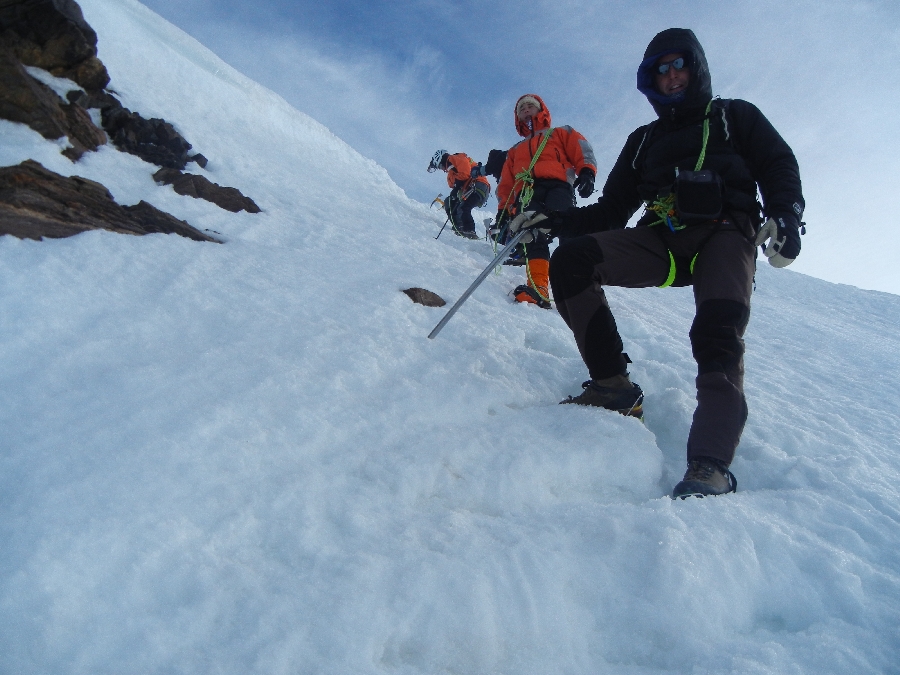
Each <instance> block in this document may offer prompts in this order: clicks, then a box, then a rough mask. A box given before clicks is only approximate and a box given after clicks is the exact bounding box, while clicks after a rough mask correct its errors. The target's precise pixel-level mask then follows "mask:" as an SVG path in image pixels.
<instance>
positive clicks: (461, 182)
mask: <svg viewBox="0 0 900 675" xmlns="http://www.w3.org/2000/svg"><path fill="white" fill-rule="evenodd" d="M465 184H466V181H464V180H463V179H462V178H459V179H457V181H456V182H455V183H454V184H453V189H454V190H459V189H461V188H462V186H463V185H465Z"/></svg>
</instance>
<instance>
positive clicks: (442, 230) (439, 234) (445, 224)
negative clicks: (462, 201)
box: [435, 216, 450, 239]
mask: <svg viewBox="0 0 900 675" xmlns="http://www.w3.org/2000/svg"><path fill="white" fill-rule="evenodd" d="M449 222H450V216H447V220H445V221H444V224H443V225H441V229H440V231H439V232H438V233H437V237H435V239H437V238H438V237H440V236H441V235H442V234H443V233H444V228H445V227H447V223H449Z"/></svg>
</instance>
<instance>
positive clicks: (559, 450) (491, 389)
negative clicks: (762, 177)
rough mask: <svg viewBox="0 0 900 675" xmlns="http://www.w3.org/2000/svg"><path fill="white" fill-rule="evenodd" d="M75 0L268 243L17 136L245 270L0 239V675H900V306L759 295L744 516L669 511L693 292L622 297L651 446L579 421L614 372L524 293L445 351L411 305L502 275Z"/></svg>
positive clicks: (819, 292)
mask: <svg viewBox="0 0 900 675" xmlns="http://www.w3.org/2000/svg"><path fill="white" fill-rule="evenodd" d="M80 4H81V6H82V8H83V10H84V13H85V17H86V19H87V21H88V22H89V23H90V24H91V25H92V26H93V27H94V28H95V29H96V30H97V32H98V34H99V36H100V44H99V49H100V57H101V59H102V60H103V61H104V63H105V64H106V65H107V67H108V69H109V71H110V74H111V76H112V84H111V86H112V88H114V89H115V90H116V91H117V92H118V93H119V94H120V96H121V98H122V101H123V103H124V105H126V106H127V107H129V108H131V109H133V110H137V111H139V112H141V113H142V114H144V116H146V117H149V116H160V117H163V118H165V119H166V120H168V121H170V122H172V123H173V124H175V126H176V127H177V128H178V129H179V130H180V131H181V132H182V133H183V134H184V136H185V137H186V138H187V139H188V140H189V141H191V142H192V143H193V144H194V147H195V150H197V151H199V152H202V153H203V154H204V155H206V156H207V157H208V158H209V159H210V163H209V166H208V167H207V171H206V174H207V175H208V177H209V178H210V179H211V180H213V181H214V182H217V183H220V184H222V185H230V186H234V187H237V188H239V189H241V190H242V191H243V192H244V194H247V195H248V196H250V197H252V198H253V199H254V200H255V201H256V203H257V204H259V205H260V207H261V208H262V209H263V213H261V214H256V215H251V214H247V213H241V214H237V215H235V214H230V213H227V212H225V211H222V210H221V209H219V208H217V207H216V206H214V205H212V204H210V203H208V202H203V201H198V200H192V199H190V198H187V197H182V196H179V195H177V194H175V192H174V191H172V190H171V188H168V187H159V186H157V185H155V183H154V182H153V180H152V178H151V174H152V173H153V171H154V170H155V167H153V166H150V165H148V164H146V163H144V162H142V161H141V160H139V159H137V158H135V157H132V156H130V155H125V154H122V153H119V152H117V151H115V150H114V149H112V148H109V147H106V148H102V149H101V151H100V152H98V153H95V154H89V155H86V156H85V157H84V158H83V159H82V160H81V161H80V162H79V163H78V164H71V163H70V162H69V161H68V160H66V159H65V158H64V157H62V156H61V155H59V147H58V146H57V145H56V144H54V143H51V142H48V141H45V140H43V139H42V138H41V137H40V136H38V135H37V134H36V133H34V132H32V131H30V130H28V129H26V128H24V127H19V126H16V125H13V124H10V123H0V138H2V145H0V165H8V164H13V163H17V162H19V161H21V160H23V159H25V158H28V157H31V158H34V159H37V160H38V161H41V162H42V163H43V164H44V165H45V166H47V167H48V168H50V169H53V170H55V171H58V172H60V173H64V174H78V175H82V176H85V177H88V178H92V179H94V180H98V181H100V182H102V183H104V184H105V185H106V186H107V187H109V189H110V190H111V192H112V193H113V194H114V196H115V197H116V199H117V200H118V201H119V203H122V204H132V203H136V202H137V201H138V200H140V199H145V200H147V201H149V202H151V203H153V204H154V205H155V206H157V207H158V208H161V209H164V210H166V211H169V212H170V213H173V214H174V215H176V216H177V217H179V218H183V219H185V220H187V221H188V222H190V223H191V224H192V225H194V226H195V227H198V228H200V229H205V228H208V229H211V230H214V231H216V232H219V233H221V234H222V235H223V238H225V239H226V240H227V243H226V244H224V245H215V244H198V243H196V242H192V241H188V240H186V239H183V238H180V237H177V236H174V235H172V236H166V235H152V236H148V237H143V238H132V237H127V236H122V235H114V234H110V233H105V232H93V233H88V234H83V235H79V236H78V237H74V238H71V239H66V240H59V241H47V242H40V243H38V242H31V241H18V240H15V239H10V238H9V237H6V238H2V239H0V259H2V265H0V288H2V289H3V292H2V294H0V317H2V326H3V340H2V342H0V444H2V446H0V453H2V454H0V541H2V542H4V543H3V545H2V547H0V673H91V674H92V675H96V674H100V673H141V674H146V673H229V674H230V673H234V674H245V673H267V674H268V673H341V674H346V673H403V674H406V673H409V674H412V673H417V674H418V673H510V674H512V673H585V674H596V673H635V674H637V673H640V674H642V675H643V674H650V673H653V674H656V673H685V672H693V673H727V672H740V673H816V674H820V673H900V666H898V665H897V664H898V663H900V634H898V630H897V626H898V624H900V554H898V550H900V499H898V496H900V495H898V492H900V490H898V486H900V472H898V469H897V466H898V456H900V447H898V446H900V442H898V438H900V423H898V418H897V410H898V408H900V405H898V404H900V394H898V387H897V386H896V382H895V380H896V376H895V373H896V372H897V368H898V365H900V356H898V355H900V338H898V335H897V332H898V331H897V328H898V326H900V298H898V297H897V296H893V295H888V294H882V293H876V292H870V291H860V290H858V289H855V288H852V287H848V286H839V285H834V284H828V283H826V282H822V281H818V280H815V279H812V278H809V277H805V276H802V275H799V274H796V273H793V272H791V271H790V270H773V269H771V268H769V267H768V266H763V267H761V268H760V270H759V274H758V275H757V281H758V290H757V293H756V295H755V296H754V307H753V310H754V314H753V318H752V319H751V324H750V329H749V331H748V336H747V343H748V359H747V393H748V399H749V404H750V409H751V415H750V420H749V422H748V426H747V429H746V431H745V434H744V439H743V442H742V444H741V447H740V448H739V451H738V459H737V460H736V461H735V463H734V465H733V466H732V469H733V470H734V472H735V474H736V475H737V477H738V480H739V492H738V493H737V494H735V495H730V496H728V497H722V498H717V499H705V500H691V501H679V502H673V501H671V500H670V499H668V497H666V495H667V493H668V492H669V490H670V489H671V486H672V485H673V484H674V482H675V481H677V480H678V478H679V477H680V474H681V473H682V471H683V466H682V465H683V462H684V450H683V447H684V440H685V437H686V433H687V428H688V425H689V422H690V415H691V412H692V410H693V377H694V365H693V361H692V358H691V355H690V348H689V345H688V342H687V330H688V327H689V326H690V321H691V315H692V306H691V295H690V291H689V290H688V289H667V290H659V289H648V290H644V291H623V290H617V289H612V291H611V292H610V299H611V302H612V304H613V309H614V311H615V312H616V316H617V319H618V321H619V325H620V329H621V331H622V333H623V337H624V339H625V341H626V348H627V350H628V352H629V354H630V355H631V356H632V358H633V359H634V361H635V364H634V367H633V369H632V373H633V376H634V379H635V380H637V381H638V382H640V383H641V385H642V386H643V388H644V390H645V391H646V392H647V400H646V404H645V410H646V425H641V424H640V423H639V422H637V421H636V420H633V419H626V418H623V417H621V416H618V415H615V414H611V413H606V412H604V411H599V410H586V409H581V408H577V407H571V406H562V407H561V406H558V405H557V401H559V400H560V399H562V398H564V397H565V396H566V395H567V394H572V393H576V392H578V391H580V387H579V384H580V382H581V381H582V379H584V378H585V377H586V374H585V372H584V368H583V365H582V364H581V361H580V359H579V357H578V354H577V351H576V349H575V346H574V343H573V341H572V339H571V335H570V334H569V333H568V331H567V329H566V328H565V326H564V325H563V323H562V321H561V319H560V317H559V316H558V314H556V312H555V311H550V312H548V311H542V310H538V309H536V308H534V307H523V306H520V305H516V304H514V303H512V302H511V300H510V298H509V296H508V292H509V291H510V290H511V289H512V288H513V287H514V286H515V285H516V284H518V283H521V279H520V274H521V272H519V271H515V270H509V269H504V270H502V271H501V273H500V274H498V275H492V276H490V277H489V278H488V279H487V280H486V281H485V283H484V284H483V286H482V287H481V288H480V289H479V290H478V291H477V292H476V293H475V294H474V295H473V296H472V298H471V299H470V300H469V301H468V302H467V303H466V305H465V306H464V307H463V308H462V309H461V310H460V312H459V313H458V314H457V315H456V316H455V317H454V318H453V320H452V321H451V322H450V323H449V324H448V325H447V327H446V328H445V329H444V331H443V332H442V333H441V334H440V335H439V336H438V338H437V339H435V340H428V339H426V337H425V336H426V335H427V334H428V332H429V331H430V330H431V329H432V328H433V327H434V325H435V324H436V323H437V321H438V320H439V319H440V318H441V317H442V316H443V314H444V311H445V310H444V309H430V308H424V307H421V306H419V305H415V304H413V303H411V302H410V301H409V299H408V298H407V297H406V296H405V295H403V294H402V293H400V292H399V291H400V289H403V288H407V287H409V286H424V287H426V288H428V289H430V290H433V291H435V292H437V293H439V294H441V295H442V296H443V297H445V298H447V299H448V300H450V301H452V300H454V299H455V298H456V297H458V296H459V295H460V294H461V293H462V291H463V290H465V288H466V287H467V286H468V284H469V283H470V282H471V280H472V279H474V278H475V276H477V274H478V272H479V271H480V270H481V269H483V267H484V266H485V265H486V264H487V262H488V261H489V260H490V257H491V255H492V251H491V249H490V247H489V246H488V245H487V244H485V243H484V242H469V241H463V240H461V239H459V238H457V237H452V236H450V235H449V233H445V234H444V235H443V236H442V237H441V238H440V239H438V240H435V239H434V235H435V234H436V233H437V231H438V229H439V227H440V224H441V222H442V219H441V218H440V217H439V216H438V214H437V213H435V212H434V211H429V210H428V208H427V205H422V204H418V203H415V202H412V201H410V200H408V199H407V198H406V197H405V195H404V194H403V192H402V191H401V190H400V189H399V188H398V187H396V186H395V185H394V184H393V183H392V182H391V181H390V180H389V178H388V176H387V174H386V172H385V171H384V170H383V169H381V168H380V167H378V166H377V165H375V164H374V163H373V162H372V161H370V160H367V159H365V158H363V157H361V156H360V155H359V154H357V153H356V152H355V151H354V150H353V149H352V148H350V147H348V146H347V145H346V144H344V143H343V142H342V141H340V140H339V139H337V138H335V137H334V136H333V135H332V134H331V133H330V132H329V131H328V130H327V129H325V128H324V127H322V126H321V125H319V124H317V123H316V122H315V121H313V120H311V119H309V118H308V117H306V116H305V115H303V114H301V113H299V112H297V111H296V110H294V109H292V108H290V107H289V106H288V105H287V104H286V103H285V102H284V101H283V100H281V99H280V98H278V97H277V96H275V95H274V94H272V93H271V92H269V91H267V90H265V89H263V88H261V87H260V86H258V85H256V84H254V83H253V82H251V81H249V80H247V79H246V78H244V77H243V76H241V75H240V74H239V73H237V72H235V71H234V70H232V69H231V68H229V67H228V66H227V65H226V64H224V63H223V62H221V61H220V60H218V59H217V58H216V57H215V56H214V55H212V54H211V53H210V52H208V51H207V50H205V49H204V48H203V47H202V46H201V45H199V44H198V43H196V42H195V41H193V40H192V39H191V38H189V37H187V36H185V35H184V34H183V33H181V32H180V31H178V30H177V29H175V28H174V27H172V26H171V25H169V24H167V23H166V22H164V21H163V20H161V19H160V18H158V17H157V16H156V15H154V14H153V13H151V12H150V11H148V10H147V9H145V8H144V7H143V6H141V5H140V4H138V3H137V2H134V0H82V2H81V3H80ZM383 123H385V121H384V120H372V124H373V125H374V124H383ZM435 189H436V192H437V190H439V189H440V186H439V185H436V186H435Z"/></svg>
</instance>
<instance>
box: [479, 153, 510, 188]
mask: <svg viewBox="0 0 900 675" xmlns="http://www.w3.org/2000/svg"><path fill="white" fill-rule="evenodd" d="M505 163H506V150H491V151H490V152H489V153H488V161H487V164H485V165H484V175H485V176H493V177H494V179H495V180H496V181H497V182H498V183H499V182H500V176H501V175H503V165H504V164H505Z"/></svg>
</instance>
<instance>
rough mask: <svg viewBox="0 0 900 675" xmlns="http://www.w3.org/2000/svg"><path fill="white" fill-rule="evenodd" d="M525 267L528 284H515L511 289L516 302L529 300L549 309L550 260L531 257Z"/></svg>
mask: <svg viewBox="0 0 900 675" xmlns="http://www.w3.org/2000/svg"><path fill="white" fill-rule="evenodd" d="M525 269H526V270H527V274H528V284H527V285H526V286H517V287H516V290H515V291H513V293H514V294H515V297H516V302H529V303H532V304H534V305H537V306H538V307H541V308H543V309H550V290H549V288H550V261H549V260H542V259H540V258H538V259H532V260H529V261H528V264H527V265H526V267H525Z"/></svg>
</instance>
